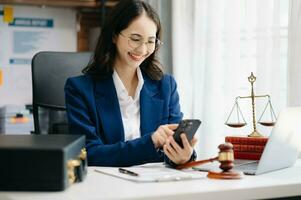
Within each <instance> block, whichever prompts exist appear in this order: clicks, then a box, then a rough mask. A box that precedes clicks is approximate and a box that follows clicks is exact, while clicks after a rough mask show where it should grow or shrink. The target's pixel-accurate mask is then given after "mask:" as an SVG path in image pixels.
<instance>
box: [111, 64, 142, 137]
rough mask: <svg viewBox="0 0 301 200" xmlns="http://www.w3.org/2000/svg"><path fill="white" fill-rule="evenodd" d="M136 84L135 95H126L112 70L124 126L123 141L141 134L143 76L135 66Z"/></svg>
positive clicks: (122, 85) (126, 92)
mask: <svg viewBox="0 0 301 200" xmlns="http://www.w3.org/2000/svg"><path fill="white" fill-rule="evenodd" d="M137 76H138V85H137V88H136V92H135V96H134V98H132V97H131V96H129V95H128V91H127V90H126V88H125V86H124V84H123V83H122V81H121V79H120V78H119V76H118V73H117V72H116V71H115V70H114V73H113V81H114V85H115V88H116V92H117V97H118V101H119V106H120V111H121V117H122V122H123V128H124V134H125V135H124V139H125V141H128V140H133V139H135V138H139V137H140V136H141V133H140V91H141V89H142V87H143V83H144V80H143V76H142V73H141V70H140V68H139V67H138V68H137Z"/></svg>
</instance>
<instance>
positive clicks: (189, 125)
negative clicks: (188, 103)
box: [173, 119, 201, 148]
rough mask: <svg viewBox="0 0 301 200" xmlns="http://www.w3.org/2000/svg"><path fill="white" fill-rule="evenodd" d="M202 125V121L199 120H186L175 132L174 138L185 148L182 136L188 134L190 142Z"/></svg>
mask: <svg viewBox="0 0 301 200" xmlns="http://www.w3.org/2000/svg"><path fill="white" fill-rule="evenodd" d="M200 125H201V120H198V119H184V120H182V121H181V122H180V124H179V126H178V128H177V129H176V130H175V132H174V135H173V138H174V139H175V141H176V142H177V143H178V144H179V145H180V146H181V147H182V148H183V143H182V139H181V137H180V135H181V134H182V133H185V134H186V137H187V139H188V141H189V142H190V141H191V140H192V138H193V136H194V134H195V133H196V131H197V130H198V128H199V126H200Z"/></svg>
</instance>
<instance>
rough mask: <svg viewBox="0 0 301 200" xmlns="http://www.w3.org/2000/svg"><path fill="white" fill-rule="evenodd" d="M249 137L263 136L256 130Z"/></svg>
mask: <svg viewBox="0 0 301 200" xmlns="http://www.w3.org/2000/svg"><path fill="white" fill-rule="evenodd" d="M248 137H263V135H261V134H260V133H258V132H257V131H256V130H255V131H253V132H252V133H251V134H250V135H248Z"/></svg>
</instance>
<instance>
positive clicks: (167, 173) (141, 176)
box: [95, 163, 206, 182]
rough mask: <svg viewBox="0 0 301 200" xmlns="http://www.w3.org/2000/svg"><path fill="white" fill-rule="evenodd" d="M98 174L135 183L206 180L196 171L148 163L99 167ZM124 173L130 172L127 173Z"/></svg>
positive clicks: (204, 175)
mask: <svg viewBox="0 0 301 200" xmlns="http://www.w3.org/2000/svg"><path fill="white" fill-rule="evenodd" d="M95 171H96V172H99V173H102V174H106V175H110V176H114V177H117V178H121V179H125V180H129V181H134V182H164V181H181V180H192V179H200V178H205V177H206V173H204V172H198V171H195V170H191V169H189V170H176V169H172V168H169V167H166V166H165V165H164V164H163V163H148V164H144V165H138V166H133V167H122V168H118V167H98V168H96V169H95ZM124 171H129V173H125V172H124Z"/></svg>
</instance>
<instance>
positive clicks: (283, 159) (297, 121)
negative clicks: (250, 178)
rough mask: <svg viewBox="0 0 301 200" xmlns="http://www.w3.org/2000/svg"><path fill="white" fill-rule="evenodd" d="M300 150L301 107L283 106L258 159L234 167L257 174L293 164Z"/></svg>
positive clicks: (247, 172) (250, 173) (245, 172)
mask: <svg viewBox="0 0 301 200" xmlns="http://www.w3.org/2000/svg"><path fill="white" fill-rule="evenodd" d="M300 150H301V107H289V108H285V109H284V110H283V111H282V112H281V113H280V114H279V116H278V119H277V122H276V125H275V126H274V128H273V130H272V133H271V135H270V137H269V140H268V142H267V144H266V146H265V149H264V151H263V153H262V156H261V158H260V160H259V161H256V162H249V163H246V164H240V165H237V166H235V167H234V170H239V171H242V172H244V174H247V175H258V174H263V173H267V172H271V171H275V170H279V169H283V168H287V167H290V166H293V165H294V164H295V162H296V160H297V159H298V156H299V153H300Z"/></svg>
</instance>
